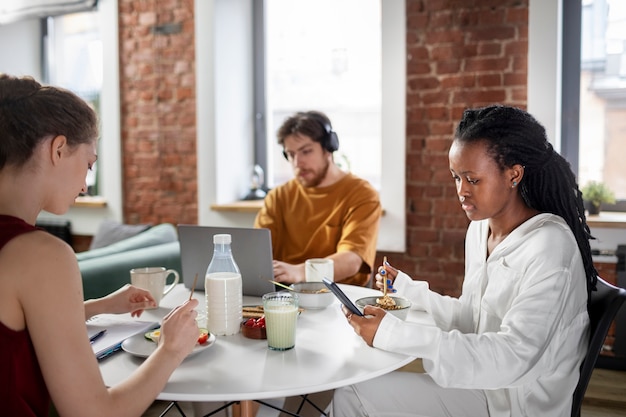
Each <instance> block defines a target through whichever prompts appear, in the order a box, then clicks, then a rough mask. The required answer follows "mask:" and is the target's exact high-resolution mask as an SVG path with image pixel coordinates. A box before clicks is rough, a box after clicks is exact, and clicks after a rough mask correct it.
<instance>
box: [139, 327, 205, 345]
mask: <svg viewBox="0 0 626 417" xmlns="http://www.w3.org/2000/svg"><path fill="white" fill-rule="evenodd" d="M198 330H199V332H200V334H199V335H198V341H197V342H196V343H197V344H199V345H202V344H205V343H206V342H207V340H209V331H208V330H207V329H203V328H199V329H198ZM143 337H145V338H146V339H148V340H150V341H152V342H154V343H159V338H160V337H161V329H155V330H152V331H150V332H147V333H144V335H143Z"/></svg>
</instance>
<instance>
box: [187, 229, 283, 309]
mask: <svg viewBox="0 0 626 417" xmlns="http://www.w3.org/2000/svg"><path fill="white" fill-rule="evenodd" d="M222 233H227V234H229V235H231V236H232V243H231V249H232V252H233V257H234V258H235V262H237V266H238V267H239V271H240V272H241V278H242V281H243V294H244V295H251V296H257V297H260V296H261V295H263V294H265V293H268V292H272V291H275V289H274V284H272V283H271V282H269V281H268V280H273V279H274V272H273V268H272V238H271V235H270V231H269V229H248V228H240V227H213V226H198V225H190V224H179V225H178V240H179V241H180V255H181V263H182V271H181V272H182V279H183V283H184V284H185V286H186V287H187V288H191V286H192V285H193V281H194V277H195V275H196V274H198V277H199V278H200V279H198V282H197V283H196V287H195V289H196V290H204V275H205V274H206V269H207V267H208V266H209V262H211V258H212V257H213V235H216V234H222Z"/></svg>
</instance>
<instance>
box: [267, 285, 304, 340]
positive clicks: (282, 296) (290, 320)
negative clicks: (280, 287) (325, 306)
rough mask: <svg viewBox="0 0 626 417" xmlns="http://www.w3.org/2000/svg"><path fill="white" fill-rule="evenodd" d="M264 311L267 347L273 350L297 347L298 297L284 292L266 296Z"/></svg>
mask: <svg viewBox="0 0 626 417" xmlns="http://www.w3.org/2000/svg"><path fill="white" fill-rule="evenodd" d="M263 311H264V314H265V328H266V332H267V347H269V348H270V349H272V350H289V349H291V348H293V347H294V346H295V345H296V321H297V319H298V295H297V294H294V293H291V292H283V291H281V292H271V293H268V294H264V295H263Z"/></svg>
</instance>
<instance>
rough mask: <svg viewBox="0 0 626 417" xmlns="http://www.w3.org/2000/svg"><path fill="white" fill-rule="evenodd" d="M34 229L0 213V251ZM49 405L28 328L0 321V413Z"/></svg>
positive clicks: (38, 412) (43, 410)
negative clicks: (10, 325)
mask: <svg viewBox="0 0 626 417" xmlns="http://www.w3.org/2000/svg"><path fill="white" fill-rule="evenodd" d="M34 230H39V229H38V228H37V227H35V226H33V225H30V224H28V223H26V222H25V221H23V220H21V219H18V218H16V217H12V216H5V215H0V251H2V248H4V245H6V244H7V242H9V241H10V240H11V239H13V238H14V237H16V236H19V235H21V234H24V233H28V232H32V231H34ZM49 408H50V394H49V393H48V389H47V388H46V384H45V382H44V380H43V375H42V374H41V369H40V368H39V362H38V361H37V356H36V355H35V348H34V347H33V343H32V341H31V340H30V335H29V334H28V329H24V330H20V331H15V330H12V329H9V328H8V327H6V326H5V325H4V323H2V322H0V414H2V415H7V416H20V417H22V416H29V417H30V416H42V417H45V416H47V415H48V412H49Z"/></svg>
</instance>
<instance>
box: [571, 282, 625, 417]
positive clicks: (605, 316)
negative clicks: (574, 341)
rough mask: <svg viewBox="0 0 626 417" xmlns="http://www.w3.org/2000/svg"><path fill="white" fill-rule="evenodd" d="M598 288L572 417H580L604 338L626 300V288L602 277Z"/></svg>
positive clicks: (592, 301)
mask: <svg viewBox="0 0 626 417" xmlns="http://www.w3.org/2000/svg"><path fill="white" fill-rule="evenodd" d="M597 288H598V290H597V291H593V292H592V293H591V302H590V303H589V319H590V323H589V324H590V329H591V334H590V339H589V350H588V351H587V355H586V356H585V359H584V360H583V363H582V365H581V366H580V378H579V379H578V385H577V386H576V390H574V401H573V402H572V417H580V409H581V407H582V404H583V398H584V397H585V391H586V390H587V385H589V380H590V379H591V373H592V372H593V369H594V367H595V365H596V361H597V359H598V355H600V350H601V349H602V345H603V344H604V339H605V338H606V335H607V333H608V332H609V327H611V323H612V322H613V319H614V318H615V315H616V314H617V312H618V311H619V309H620V307H621V306H622V303H623V302H624V301H625V300H626V290H624V289H623V288H619V287H615V286H613V285H611V284H609V283H608V282H606V281H604V280H603V279H601V278H600V277H598V285H597Z"/></svg>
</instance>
